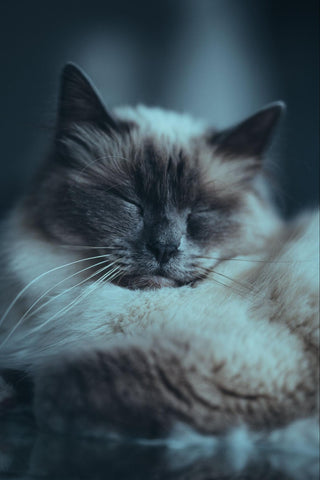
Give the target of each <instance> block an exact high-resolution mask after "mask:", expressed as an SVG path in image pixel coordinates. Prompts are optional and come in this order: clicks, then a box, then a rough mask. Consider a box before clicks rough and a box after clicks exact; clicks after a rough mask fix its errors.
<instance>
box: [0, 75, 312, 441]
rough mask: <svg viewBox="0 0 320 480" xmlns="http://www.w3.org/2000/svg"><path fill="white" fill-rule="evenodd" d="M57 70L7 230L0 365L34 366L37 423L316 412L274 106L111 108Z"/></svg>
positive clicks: (244, 420)
mask: <svg viewBox="0 0 320 480" xmlns="http://www.w3.org/2000/svg"><path fill="white" fill-rule="evenodd" d="M64 77H65V79H64V88H63V89H62V93H61V98H60V100H61V104H60V114H59V120H58V124H57V136H56V140H55V144H54V148H53V151H52V154H51V156H50V158H49V161H48V162H47V163H46V164H45V165H44V168H43V171H42V172H41V174H40V176H39V178H38V179H37V180H36V182H35V185H34V187H33V189H32V190H31V192H30V195H28V196H27V197H26V198H25V199H24V200H23V201H22V202H21V203H20V204H19V205H18V206H17V208H16V209H15V210H14V211H13V212H12V213H11V214H10V215H9V217H8V218H7V220H6V221H5V222H4V223H3V234H2V264H3V265H2V272H3V273H2V278H1V282H2V284H1V295H2V299H1V304H2V305H4V309H3V312H2V319H1V323H0V334H1V336H0V338H1V345H0V366H1V368H2V369H6V368H15V369H21V370H24V371H27V372H29V373H30V375H31V376H32V378H33V379H34V381H35V411H36V414H37V418H38V422H39V425H41V427H42V428H50V429H54V430H58V431H61V432H65V431H72V432H79V433H83V432H90V433H91V434H97V433H99V432H100V433H101V431H106V430H107V431H109V432H110V431H116V432H122V433H124V434H133V435H135V436H140V437H149V438H150V437H159V436H163V435H165V436H168V435H170V433H172V432H173V431H174V430H175V428H176V424H177V423H183V424H187V425H188V426H189V427H190V428H191V429H192V430H194V431H197V432H201V433H202V434H206V435H208V434H210V435H212V434H221V433H225V432H228V431H229V429H230V428H234V427H237V426H238V427H239V428H240V427H241V426H242V425H246V426H247V427H249V428H250V429H252V430H254V431H259V432H262V431H264V432H268V431H270V429H273V430H274V429H276V428H283V427H284V426H286V425H289V424H290V422H293V421H295V420H297V419H299V418H302V419H303V418H304V419H307V418H310V417H313V418H315V415H316V414H317V405H318V404H317V389H318V386H317V385H318V382H317V379H318V354H319V343H318V342H319V340H318V332H319V325H318V272H317V258H318V238H317V235H318V227H319V220H318V216H317V215H316V214H310V215H306V216H304V217H301V218H299V219H297V220H296V221H294V222H292V223H291V224H283V223H282V222H281V221H280V220H279V218H278V216H277V215H276V213H275V212H274V209H273V208H272V207H271V203H270V201H269V200H268V194H267V190H268V189H267V187H266V181H265V179H264V176H263V174H262V173H261V167H262V162H261V155H262V152H263V150H264V149H265V147H266V144H267V141H268V140H269V137H270V134H271V131H272V129H273V127H274V124H275V122H276V120H277V118H278V116H279V111H280V110H281V106H280V105H279V104H277V105H274V106H271V107H269V108H267V109H266V110H263V111H262V112H259V113H258V114H256V115H255V116H254V117H252V118H250V119H249V120H247V121H245V122H244V123H242V124H240V125H239V126H236V127H234V128H233V129H230V130H228V131H224V132H215V131H213V130H211V129H208V128H207V127H206V126H205V125H202V124H201V123H197V122H195V121H193V120H191V119H190V118H189V117H187V116H180V115H177V114H174V113H168V112H163V111H161V110H160V109H148V108H146V107H138V108H137V109H129V108H126V109H118V110H116V111H115V112H114V114H113V115H111V114H109V113H108V114H107V112H106V111H105V110H104V108H103V107H102V105H101V103H100V100H99V98H98V97H97V94H96V93H95V92H94V90H92V87H91V86H90V85H89V84H88V81H87V79H86V78H85V77H84V76H83V75H82V74H80V73H79V72H78V71H77V70H75V67H67V69H66V71H65V72H64ZM66 77H68V78H67V80H66ZM66 97H67V99H68V102H67V101H66ZM84 103H85V105H84ZM87 104H88V105H87ZM67 107H68V108H67ZM84 112H85V115H84ZM253 126H254V128H253ZM142 212H143V213H142ZM142 216H143V220H142ZM142 225H143V226H142ZM89 247H90V248H89ZM108 249H109V250H108ZM159 265H160V267H159ZM105 273H106V275H104V274H105ZM159 287H160V288H159ZM11 300H12V301H11ZM299 425H300V424H299ZM305 425H307V426H306V436H307V434H308V432H309V433H310V425H312V427H311V430H312V429H315V423H314V422H313V421H312V420H306V422H305ZM293 428H294V427H293ZM299 428H300V427H299ZM296 431H298V429H297V430H296ZM272 435H273V437H272V436H270V441H272V440H271V439H275V438H276V436H277V434H276V433H275V430H274V431H273V434H272ZM280 437H281V436H280ZM280 437H278V438H280ZM281 438H282V437H281ZM292 438H293V437H292ZM315 442H316V434H313V435H312V441H311V444H312V448H314V446H315Z"/></svg>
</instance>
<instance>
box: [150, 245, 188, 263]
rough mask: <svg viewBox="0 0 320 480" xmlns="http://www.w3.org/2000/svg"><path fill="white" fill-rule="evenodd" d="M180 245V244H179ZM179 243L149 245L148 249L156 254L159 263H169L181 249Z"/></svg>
mask: <svg viewBox="0 0 320 480" xmlns="http://www.w3.org/2000/svg"><path fill="white" fill-rule="evenodd" d="M179 243H180V242H179ZM179 243H170V244H168V243H161V242H153V243H148V244H147V247H148V249H149V250H150V251H151V252H152V253H153V254H154V256H155V257H156V259H157V260H158V262H159V263H167V262H168V261H169V260H170V258H171V257H173V256H174V255H175V254H176V253H177V251H178V248H179Z"/></svg>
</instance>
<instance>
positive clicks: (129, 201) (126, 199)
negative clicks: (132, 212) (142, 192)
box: [116, 193, 144, 217]
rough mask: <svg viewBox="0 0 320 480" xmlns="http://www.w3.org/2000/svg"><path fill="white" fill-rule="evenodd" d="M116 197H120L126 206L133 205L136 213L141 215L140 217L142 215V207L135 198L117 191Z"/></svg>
mask: <svg viewBox="0 0 320 480" xmlns="http://www.w3.org/2000/svg"><path fill="white" fill-rule="evenodd" d="M116 197H118V198H120V199H121V200H122V201H123V202H124V203H125V204H126V205H127V206H133V207H135V208H136V210H137V211H138V213H139V214H140V215H141V217H143V215H144V209H143V207H142V206H141V205H140V204H139V203H138V202H137V201H135V200H133V199H132V198H129V197H127V196H125V195H123V194H122V193H121V194H120V193H117V194H116Z"/></svg>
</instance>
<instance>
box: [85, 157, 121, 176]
mask: <svg viewBox="0 0 320 480" xmlns="http://www.w3.org/2000/svg"><path fill="white" fill-rule="evenodd" d="M116 158H119V159H121V160H125V161H127V162H128V161H129V159H128V158H126V157H123V156H122V155H101V156H100V157H98V158H95V159H94V160H92V162H89V163H87V164H86V165H85V166H84V167H83V169H82V170H80V173H83V172H84V171H85V170H87V169H88V168H90V167H92V166H93V165H95V164H96V163H97V162H100V161H101V160H110V159H116Z"/></svg>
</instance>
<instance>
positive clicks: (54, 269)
mask: <svg viewBox="0 0 320 480" xmlns="http://www.w3.org/2000/svg"><path fill="white" fill-rule="evenodd" d="M105 256H106V255H96V256H94V257H87V258H82V259H80V260H75V261H74V262H69V263H65V264H64V265H59V266H58V267H54V268H51V269H50V270H47V271H46V272H43V273H41V274H40V275H38V276H37V277H35V278H34V279H33V280H31V281H30V282H29V283H28V284H27V285H26V286H25V287H24V288H23V289H22V290H20V292H19V293H18V294H17V295H16V297H15V298H14V299H13V300H12V302H11V303H10V304H9V306H8V308H7V309H6V310H5V312H4V314H3V315H2V317H1V319H0V326H1V325H2V323H3V322H4V320H5V319H6V318H7V316H8V314H9V313H10V311H11V310H12V308H13V307H14V305H15V304H16V303H17V301H18V300H19V298H21V297H22V295H23V294H24V293H25V292H26V291H27V290H28V289H29V288H30V287H31V286H32V285H33V284H34V283H36V282H38V281H39V280H41V279H42V278H43V277H45V276H46V275H49V273H53V272H56V271H58V270H61V269H62V268H66V267H70V266H71V265H75V264H77V263H80V262H86V261H88V260H95V259H97V258H103V257H105Z"/></svg>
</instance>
